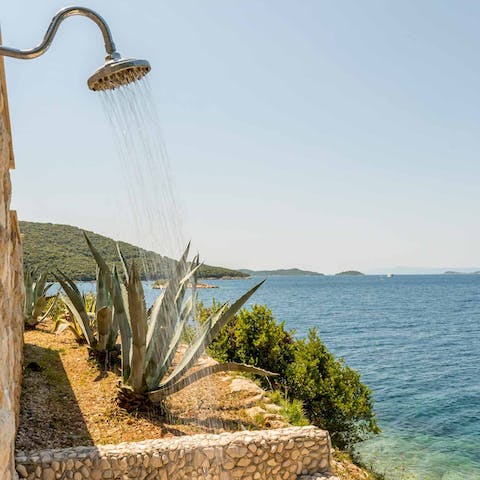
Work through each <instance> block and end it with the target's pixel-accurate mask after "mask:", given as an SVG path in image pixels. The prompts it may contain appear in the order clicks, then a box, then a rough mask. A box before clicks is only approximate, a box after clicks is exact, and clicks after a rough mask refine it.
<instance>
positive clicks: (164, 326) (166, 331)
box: [145, 243, 190, 378]
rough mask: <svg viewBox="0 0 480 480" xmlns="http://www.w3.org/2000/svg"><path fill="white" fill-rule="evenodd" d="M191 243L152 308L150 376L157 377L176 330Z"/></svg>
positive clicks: (148, 362) (148, 340)
mask: <svg viewBox="0 0 480 480" xmlns="http://www.w3.org/2000/svg"><path fill="white" fill-rule="evenodd" d="M189 250H190V243H189V244H188V245H187V248H186V249H185V251H184V253H183V255H182V257H181V258H180V260H179V261H178V262H177V265H176V268H175V272H174V273H173V274H172V277H171V279H170V281H169V282H168V285H167V288H166V289H165V292H164V294H163V296H162V298H161V300H160V301H159V302H156V303H155V305H154V308H153V309H152V314H151V317H150V324H149V326H148V331H147V355H146V361H147V366H146V369H145V374H146V376H147V377H148V378H156V377H157V376H158V371H159V369H160V365H161V364H162V363H163V358H164V355H165V353H166V346H167V345H168V344H169V343H170V342H171V339H172V337H173V335H174V331H175V322H176V321H177V320H178V314H179V312H178V308H177V307H176V306H177V302H176V298H177V293H178V290H179V288H180V282H181V280H182V279H183V277H184V276H185V273H186V271H187V268H188V263H187V257H188V252H189Z"/></svg>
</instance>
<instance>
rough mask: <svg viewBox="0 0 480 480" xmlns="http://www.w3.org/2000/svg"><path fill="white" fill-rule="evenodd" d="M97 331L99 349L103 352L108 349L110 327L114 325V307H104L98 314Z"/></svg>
mask: <svg viewBox="0 0 480 480" xmlns="http://www.w3.org/2000/svg"><path fill="white" fill-rule="evenodd" d="M96 320H97V331H98V346H97V349H98V350H99V351H101V352H104V351H106V349H107V342H108V336H109V333H110V327H111V325H112V309H111V308H109V307H102V308H101V309H100V310H99V311H98V312H97V315H96Z"/></svg>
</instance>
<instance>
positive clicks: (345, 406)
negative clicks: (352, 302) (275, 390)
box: [286, 329, 380, 449]
mask: <svg viewBox="0 0 480 480" xmlns="http://www.w3.org/2000/svg"><path fill="white" fill-rule="evenodd" d="M294 357H295V358H294V361H293V362H292V364H290V365H289V366H288V368H287V370H286V377H287V384H288V388H289V395H290V396H291V397H292V398H297V399H300V400H302V401H303V405H304V408H305V412H306V414H307V416H308V418H309V419H310V421H311V422H312V423H313V424H314V425H317V426H319V427H321V428H324V429H326V430H328V431H329V432H330V434H331V437H332V443H333V444H334V445H335V446H337V447H339V448H342V449H344V448H348V447H350V446H351V445H353V444H354V443H356V442H359V441H361V440H363V439H364V438H365V437H366V436H368V434H371V433H378V432H379V431H380V430H379V428H378V425H377V420H376V416H375V414H374V412H373V400H372V395H371V391H370V389H369V388H368V387H367V386H366V385H364V384H363V383H362V382H361V380H360V375H359V374H358V373H357V372H356V371H355V370H353V369H351V368H350V367H348V366H347V365H345V364H344V362H343V360H337V359H335V357H334V356H333V355H332V354H331V353H330V352H329V351H328V349H327V348H326V346H325V345H324V344H323V342H322V341H321V339H320V337H319V336H318V333H317V331H316V329H312V330H310V332H309V335H308V337H307V338H306V339H302V340H297V342H296V343H295V352H294Z"/></svg>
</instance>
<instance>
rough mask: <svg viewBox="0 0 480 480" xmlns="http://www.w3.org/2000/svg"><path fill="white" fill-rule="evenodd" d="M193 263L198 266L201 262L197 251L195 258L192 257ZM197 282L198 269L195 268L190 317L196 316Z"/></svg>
mask: <svg viewBox="0 0 480 480" xmlns="http://www.w3.org/2000/svg"><path fill="white" fill-rule="evenodd" d="M193 263H195V264H196V265H198V268H200V266H201V265H203V263H202V264H200V255H199V254H198V253H197V255H196V256H195V258H194V259H193ZM197 282H198V269H197V270H195V271H194V272H193V274H192V318H194V319H196V318H197V302H198V295H197Z"/></svg>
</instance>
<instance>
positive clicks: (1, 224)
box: [0, 38, 23, 480]
mask: <svg viewBox="0 0 480 480" xmlns="http://www.w3.org/2000/svg"><path fill="white" fill-rule="evenodd" d="M0 43H1V38H0ZM13 167H14V163H13V150H12V136H11V131H10V120H9V113H8V102H7V91H6V83H5V70H4V65H3V58H2V57H0V479H2V480H10V479H12V478H13V476H14V471H15V470H14V463H13V449H14V441H15V431H16V426H17V420H18V407H19V399H20V378H21V368H22V351H23V311H22V310H23V273H22V252H21V244H20V234H19V229H18V222H17V217H16V215H15V212H11V211H10V194H11V185H10V172H9V171H10V169H11V168H13Z"/></svg>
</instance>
